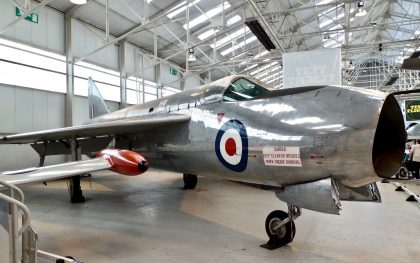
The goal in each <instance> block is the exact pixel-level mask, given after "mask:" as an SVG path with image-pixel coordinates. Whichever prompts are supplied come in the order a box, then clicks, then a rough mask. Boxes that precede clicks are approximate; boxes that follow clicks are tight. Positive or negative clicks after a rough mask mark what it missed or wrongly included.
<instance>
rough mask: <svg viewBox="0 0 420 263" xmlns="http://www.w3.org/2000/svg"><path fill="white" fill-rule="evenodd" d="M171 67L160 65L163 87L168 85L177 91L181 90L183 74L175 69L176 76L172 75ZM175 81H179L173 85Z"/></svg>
mask: <svg viewBox="0 0 420 263" xmlns="http://www.w3.org/2000/svg"><path fill="white" fill-rule="evenodd" d="M170 68H171V66H170V65H167V64H161V65H160V75H161V80H162V85H168V84H169V86H171V87H174V88H177V89H181V84H180V81H178V80H179V79H180V76H181V73H180V72H178V69H175V70H176V71H177V74H176V76H175V75H172V74H170ZM174 81H177V82H175V83H172V82H174Z"/></svg>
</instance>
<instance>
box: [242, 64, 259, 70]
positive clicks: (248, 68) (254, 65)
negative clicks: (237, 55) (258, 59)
mask: <svg viewBox="0 0 420 263" xmlns="http://www.w3.org/2000/svg"><path fill="white" fill-rule="evenodd" d="M256 66H258V64H252V65H251V66H249V67H247V68H245V69H244V71H248V70H250V69H253V68H255V67H256Z"/></svg>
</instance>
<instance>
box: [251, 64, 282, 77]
mask: <svg viewBox="0 0 420 263" xmlns="http://www.w3.org/2000/svg"><path fill="white" fill-rule="evenodd" d="M277 64H279V62H278V61H276V62H273V63H270V64H268V65H267V66H264V67H262V68H259V69H256V70H254V71H252V72H250V73H249V74H250V75H255V74H257V73H259V72H261V71H263V70H266V69H268V68H269V67H272V66H274V65H277Z"/></svg>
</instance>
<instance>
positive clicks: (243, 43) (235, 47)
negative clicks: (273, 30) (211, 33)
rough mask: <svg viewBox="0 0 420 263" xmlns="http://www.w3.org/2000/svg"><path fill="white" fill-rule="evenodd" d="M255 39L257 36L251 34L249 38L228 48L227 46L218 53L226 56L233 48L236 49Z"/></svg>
mask: <svg viewBox="0 0 420 263" xmlns="http://www.w3.org/2000/svg"><path fill="white" fill-rule="evenodd" d="M255 40H257V37H256V36H252V37H250V38H248V39H246V40H244V41H242V42H239V43H238V44H236V45H234V46H233V47H230V48H228V49H226V50H223V51H222V52H221V53H220V54H222V56H226V55H227V54H229V53H232V52H233V51H235V50H237V49H239V48H241V47H244V46H245V45H246V44H249V43H251V42H254V41H255Z"/></svg>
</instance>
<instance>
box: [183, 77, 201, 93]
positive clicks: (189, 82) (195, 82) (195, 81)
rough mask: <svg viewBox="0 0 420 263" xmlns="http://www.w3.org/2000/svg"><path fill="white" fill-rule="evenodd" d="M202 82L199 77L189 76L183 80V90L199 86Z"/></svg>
mask: <svg viewBox="0 0 420 263" xmlns="http://www.w3.org/2000/svg"><path fill="white" fill-rule="evenodd" d="M201 85H203V84H201V81H200V79H199V78H196V77H189V78H187V79H186V80H185V84H184V90H189V89H193V88H197V87H199V86H201Z"/></svg>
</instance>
